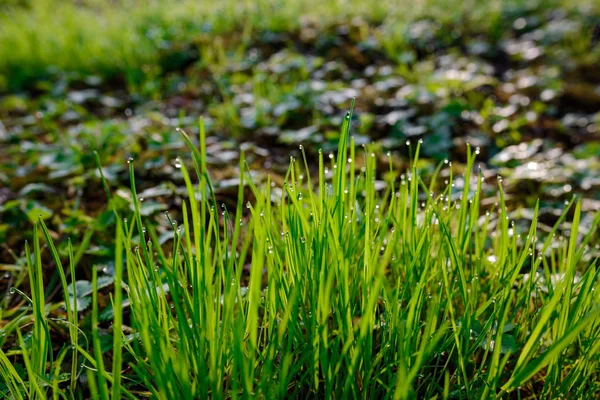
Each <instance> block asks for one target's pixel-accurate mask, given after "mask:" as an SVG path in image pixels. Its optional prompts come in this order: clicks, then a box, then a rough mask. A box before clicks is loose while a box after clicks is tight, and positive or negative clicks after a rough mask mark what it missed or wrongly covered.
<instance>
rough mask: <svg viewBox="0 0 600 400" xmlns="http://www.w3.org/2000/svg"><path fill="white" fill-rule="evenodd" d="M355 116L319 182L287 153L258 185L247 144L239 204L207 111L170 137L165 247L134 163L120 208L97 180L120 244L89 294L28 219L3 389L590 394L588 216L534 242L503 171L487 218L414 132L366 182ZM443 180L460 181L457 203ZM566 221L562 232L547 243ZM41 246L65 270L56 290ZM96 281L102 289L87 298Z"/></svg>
mask: <svg viewBox="0 0 600 400" xmlns="http://www.w3.org/2000/svg"><path fill="white" fill-rule="evenodd" d="M350 121H351V119H350V116H349V115H348V117H346V118H345V119H344V122H343V127H342V132H341V134H340V140H339V144H338V148H337V151H336V152H335V154H333V153H332V154H331V155H329V156H327V155H324V154H323V153H322V152H319V158H318V160H319V161H318V173H317V176H311V168H309V166H308V164H307V159H306V156H305V149H304V148H303V147H301V148H300V154H301V157H300V158H298V159H294V158H292V159H291V161H290V164H289V168H288V169H287V172H286V174H285V180H284V182H283V183H282V185H278V184H275V183H274V182H271V181H270V180H267V182H266V184H264V185H258V186H257V185H255V184H254V183H253V175H252V171H250V170H249V168H248V164H247V163H246V162H245V159H244V156H243V154H242V156H241V158H240V162H239V186H238V189H237V196H236V198H237V200H236V201H235V203H234V205H233V206H228V205H226V204H224V203H223V204H219V203H218V202H217V199H216V197H215V194H214V190H213V188H214V187H215V185H216V184H217V183H218V182H217V181H215V180H213V179H211V176H212V175H213V173H212V172H211V171H210V170H209V169H208V167H207V146H206V137H205V136H206V135H205V131H204V127H203V125H202V122H201V125H200V129H199V132H200V138H199V142H198V141H197V140H196V139H195V138H194V137H190V136H189V135H187V134H186V133H185V132H183V131H180V132H179V134H180V135H181V136H182V138H183V139H184V141H185V142H186V143H187V145H188V149H189V152H190V153H191V162H189V163H186V162H183V161H182V160H179V159H178V161H177V165H176V168H178V169H180V171H181V173H182V175H183V179H184V181H185V187H186V191H187V196H186V198H185V201H184V202H182V203H181V206H180V210H179V211H180V214H179V215H181V219H180V220H179V221H175V220H174V219H173V217H172V216H171V215H172V214H174V212H175V210H173V211H171V213H166V214H165V215H164V219H165V220H167V221H168V224H169V226H170V227H171V231H170V237H169V238H168V240H167V241H164V240H161V239H160V238H159V237H158V235H157V233H156V230H155V228H154V226H153V224H151V223H148V220H147V217H146V216H145V215H143V213H142V209H143V207H144V202H145V199H144V198H142V196H141V195H140V194H138V193H137V192H136V184H135V183H136V177H135V170H134V164H135V162H136V161H135V160H133V159H131V160H129V161H128V170H129V176H130V181H131V188H130V193H129V196H130V198H131V200H132V205H133V209H132V210H130V211H128V212H123V211H122V209H120V208H119V207H118V203H119V200H118V198H117V197H115V194H114V193H113V188H112V182H111V181H110V180H107V179H106V176H105V174H104V173H102V183H103V186H104V189H105V192H106V195H107V196H108V197H107V199H106V203H105V204H106V206H107V207H108V208H109V209H110V212H111V213H112V218H114V222H115V224H114V226H113V228H111V232H110V233H109V232H105V233H106V234H107V235H111V237H112V238H113V239H112V240H113V244H114V248H115V252H114V264H113V266H112V268H113V271H112V273H111V276H112V277H113V279H112V280H109V282H107V281H106V274H105V271H98V269H96V268H94V269H93V273H92V279H91V285H90V282H86V281H79V282H75V273H76V271H75V269H76V268H77V260H76V256H75V255H74V251H73V246H72V245H71V243H70V242H69V243H68V244H67V245H68V249H69V251H68V254H66V255H61V254H59V252H58V251H57V250H56V247H55V244H54V242H55V240H54V239H53V238H52V232H51V231H50V230H49V229H48V227H47V226H46V224H45V223H44V220H43V219H42V218H41V217H40V218H39V219H38V221H37V223H36V225H35V228H34V235H33V240H32V243H31V244H30V245H27V246H26V252H27V268H26V269H25V271H24V273H25V274H27V275H28V276H29V279H28V281H29V284H30V288H29V291H30V293H31V296H30V297H28V296H27V295H25V293H24V292H22V291H21V290H19V289H11V292H10V296H13V297H15V296H16V297H22V299H23V301H22V302H20V304H19V305H17V306H15V307H13V308H12V309H8V310H5V311H3V314H4V315H3V316H2V318H3V319H4V320H5V321H8V323H7V324H5V325H4V326H3V331H2V333H3V335H2V339H1V340H2V343H3V345H2V351H1V352H0V376H2V377H3V379H4V382H5V383H4V385H5V387H4V388H3V390H4V393H6V392H10V393H11V395H12V396H13V397H14V398H25V397H33V398H40V399H43V398H51V397H54V398H56V397H61V396H66V398H71V397H74V398H88V397H93V398H102V399H108V398H110V397H111V396H112V397H113V398H119V397H124V398H143V397H151V398H164V399H172V398H184V399H191V398H209V397H210V398H256V397H264V398H285V397H303V398H306V397H324V398H332V397H335V398H349V397H351V398H394V399H403V398H414V397H418V398H431V397H438V398H492V397H497V398H513V397H515V396H516V397H517V398H528V397H531V396H533V397H543V398H559V397H564V398H581V397H582V396H586V397H592V398H593V397H595V396H598V395H599V394H600V387H599V386H598V382H599V381H600V379H599V378H600V377H599V376H598V371H599V370H600V368H599V367H600V365H599V362H600V351H598V350H599V346H600V341H599V340H598V337H599V335H600V306H599V297H598V296H599V293H600V276H599V273H598V272H597V265H596V264H597V259H591V258H590V245H593V244H594V243H597V241H598V236H597V229H596V228H597V226H598V223H599V222H600V214H599V213H596V214H595V216H594V219H593V223H592V225H591V229H590V230H589V231H587V233H584V232H581V231H580V229H579V227H580V218H581V203H580V202H579V201H578V200H576V199H574V200H573V201H571V202H569V203H568V204H567V206H566V207H565V211H564V212H563V214H562V216H561V217H560V218H559V219H558V221H557V222H556V224H555V225H554V227H553V228H552V230H551V231H550V232H549V234H548V235H545V238H544V239H542V238H540V236H539V228H538V226H537V221H538V212H539V209H538V207H537V206H536V207H535V209H534V215H533V217H532V221H533V222H532V224H531V225H530V226H529V227H527V229H525V230H520V229H519V228H518V227H516V226H515V225H514V223H513V222H512V221H511V220H510V218H509V211H508V210H507V208H506V205H505V202H504V192H503V185H502V180H501V179H499V180H498V182H497V185H498V186H497V190H498V193H499V198H500V202H499V204H498V205H497V208H496V209H495V210H494V212H496V213H498V216H499V218H498V224H497V225H496V226H493V225H492V224H491V217H490V213H486V212H483V211H482V206H481V204H482V202H484V201H485V198H484V196H483V194H482V189H481V188H482V182H483V180H484V177H483V176H482V175H481V173H480V172H479V173H478V172H477V170H476V168H475V167H474V164H475V160H476V156H477V154H476V152H474V151H472V149H470V147H467V154H468V156H467V157H468V159H467V163H466V169H465V171H464V174H463V175H462V176H456V177H454V176H453V175H452V173H450V176H449V180H448V181H447V182H446V183H445V184H442V182H441V180H442V179H441V178H440V174H441V173H442V172H443V171H444V170H447V169H448V168H449V166H448V165H447V164H446V163H444V162H441V163H440V164H439V165H438V167H437V168H436V170H435V172H434V173H433V175H432V176H431V177H430V178H429V179H427V181H425V180H424V179H423V178H422V177H421V176H420V174H419V171H418V169H417V165H418V164H419V153H420V151H421V143H416V144H413V145H412V146H411V149H412V150H411V154H412V155H411V164H410V165H409V166H408V167H407V168H406V169H404V170H397V169H395V168H394V167H393V160H392V157H391V156H387V157H386V159H387V163H388V165H387V166H386V167H385V169H386V170H389V175H388V179H387V180H386V182H385V184H384V185H380V184H378V183H377V181H376V177H377V176H378V173H377V169H378V168H381V166H378V163H377V160H378V158H379V157H380V155H377V154H375V153H374V151H376V150H375V149H374V148H373V147H372V146H362V147H361V146H356V145H355V139H354V137H353V136H351V135H350ZM198 143H199V145H198ZM412 152H414V153H412ZM100 171H103V170H102V169H100ZM456 182H463V184H462V187H460V188H459V189H460V193H459V195H458V196H454V195H453V193H454V192H453V188H455V183H456ZM245 185H247V186H249V187H250V189H251V195H248V194H245V193H246V192H245V191H244V187H245ZM569 210H570V211H571V215H572V218H567V215H568V212H569ZM563 225H568V228H569V235H568V238H566V239H564V238H560V239H559V238H558V237H556V236H555V235H554V233H556V232H558V231H557V229H558V227H559V226H563ZM74 245H75V246H76V244H74ZM31 246H32V248H31ZM75 248H76V247H75ZM47 253H50V256H51V258H52V259H53V261H54V263H55V264H56V266H57V271H58V272H59V275H60V276H59V279H58V281H55V282H50V283H49V282H48V281H46V280H44V275H45V274H44V266H43V262H42V259H43V258H44V257H45V255H47ZM67 265H68V266H69V267H67ZM102 280H104V282H102ZM107 285H108V286H107ZM110 285H112V288H113V289H112V291H111V292H108V293H107V292H106V290H105V289H104V290H103V289H100V288H102V287H110ZM23 290H24V289H23ZM90 297H91V298H90ZM86 298H88V300H87V303H86ZM90 302H91V308H92V310H91V313H89V312H85V313H84V312H83V311H84V309H85V308H86V307H88V306H89V303H90Z"/></svg>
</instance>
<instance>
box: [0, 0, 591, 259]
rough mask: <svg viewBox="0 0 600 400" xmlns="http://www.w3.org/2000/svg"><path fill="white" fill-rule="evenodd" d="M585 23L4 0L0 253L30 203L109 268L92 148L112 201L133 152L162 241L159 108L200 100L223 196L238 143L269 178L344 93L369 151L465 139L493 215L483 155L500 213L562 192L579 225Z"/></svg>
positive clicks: (270, 3)
mask: <svg viewBox="0 0 600 400" xmlns="http://www.w3.org/2000/svg"><path fill="white" fill-rule="evenodd" d="M599 41H600V2H599V1H597V0H529V1H514V0H507V1H499V0H489V1H478V0H471V1H469V0H467V1H463V0H431V1H429V0H427V1H425V0H424V1H414V0H411V1H376V2H375V1H366V0H362V1H359V0H345V1H335V0H330V1H323V0H280V1H275V0H258V1H240V0H220V1H216V2H213V1H187V0H181V1H166V0H164V1H161V0H154V1H137V0H130V1H125V0H112V1H107V0H78V1H72V0H3V1H2V2H1V3H0V265H1V266H2V268H3V269H9V268H18V266H19V265H22V262H23V257H24V255H23V244H24V241H25V240H26V239H28V238H29V237H30V235H31V227H32V224H33V222H34V221H35V220H36V219H37V217H38V215H42V217H43V218H44V219H45V220H46V221H47V224H48V225H49V227H50V228H51V230H52V234H53V235H54V236H55V238H56V239H65V238H66V237H70V238H71V239H72V240H73V242H74V243H75V244H76V253H77V254H76V256H77V257H78V258H77V259H78V260H79V259H82V258H85V259H88V260H90V262H92V263H93V264H94V265H96V266H97V267H98V268H101V269H102V270H103V271H104V270H105V269H106V268H107V266H108V268H110V259H112V249H111V248H109V247H108V246H109V244H108V243H110V242H111V241H112V233H111V232H113V228H112V225H114V223H115V221H114V220H113V216H112V213H110V212H108V211H107V201H106V198H105V194H104V192H103V190H102V186H101V183H100V180H99V176H98V173H97V171H96V168H95V161H94V156H93V153H92V152H93V151H94V150H96V151H98V153H99V155H100V159H101V162H102V164H103V166H104V170H105V174H106V176H107V178H108V179H109V181H110V184H111V189H112V190H113V193H114V196H115V199H116V204H117V206H118V207H119V208H122V209H127V208H129V207H130V206H131V198H130V194H129V191H128V189H127V186H128V184H129V182H128V179H129V178H128V173H127V162H126V161H127V159H129V158H130V157H131V158H133V159H134V160H135V161H134V162H135V170H136V177H137V179H138V181H137V182H136V184H137V185H138V193H140V196H141V197H143V198H144V202H143V213H144V215H146V217H147V218H148V220H149V221H153V222H154V223H155V224H156V226H157V230H158V232H159V234H161V235H162V236H161V238H162V239H161V240H164V241H167V240H168V238H169V237H171V236H172V233H170V229H171V227H170V225H169V224H168V222H167V221H166V218H165V217H164V215H163V212H164V211H165V210H170V211H171V212H174V210H175V212H176V210H177V208H178V206H179V204H180V201H181V200H180V197H179V195H180V194H181V193H184V192H185V188H184V184H183V180H182V177H181V172H180V170H179V169H178V168H177V167H176V164H177V163H178V162H179V161H176V158H177V157H181V158H182V159H183V160H184V161H185V160H186V157H187V154H188V151H187V150H185V146H184V143H183V141H182V140H181V139H180V137H179V135H178V134H177V132H176V131H175V128H176V127H182V128H184V129H185V130H186V131H188V132H190V133H197V132H198V118H199V116H204V118H205V121H206V125H207V129H208V136H209V137H208V139H207V144H208V154H209V163H210V164H211V171H212V178H213V180H214V184H215V187H216V193H217V196H218V197H219V202H224V203H227V204H230V203H233V202H234V201H235V193H236V190H237V187H236V186H237V183H238V180H237V176H238V174H239V171H238V170H237V167H236V165H237V160H238V157H239V152H240V150H244V151H245V154H246V158H247V159H248V162H249V164H250V166H251V168H252V169H253V173H254V178H253V179H254V180H255V182H256V183H257V184H258V183H261V182H264V181H265V180H266V176H267V174H270V175H271V177H272V179H273V181H274V182H275V183H276V186H277V187H281V185H282V184H283V175H284V174H285V170H286V168H287V165H288V162H289V157H290V156H298V155H299V150H298V146H299V144H303V146H304V149H305V150H306V151H307V155H308V157H309V158H310V159H311V160H316V156H317V154H318V153H317V152H318V150H319V149H323V151H325V152H326V153H328V152H330V151H333V150H334V149H335V148H336V146H337V139H338V136H339V131H340V126H341V121H342V118H343V117H344V115H345V113H346V112H347V111H348V109H349V107H350V104H351V100H352V99H353V98H355V97H356V107H355V113H354V117H353V121H352V134H353V135H354V137H355V141H356V143H357V144H363V143H376V147H377V148H378V149H379V150H380V151H379V156H380V157H381V160H380V161H381V164H382V167H381V168H380V170H381V171H385V170H386V169H388V168H387V167H386V164H387V162H388V159H387V157H386V156H385V155H386V153H387V152H388V151H389V152H391V154H393V155H394V158H393V162H394V164H395V165H396V166H397V168H398V169H399V170H400V171H402V169H403V168H404V167H405V166H406V165H407V162H408V159H409V157H410V153H411V149H413V150H414V144H415V143H416V142H417V141H418V140H423V144H422V150H421V154H422V157H423V159H422V160H421V161H420V162H419V168H420V169H421V170H422V172H423V174H424V175H427V174H428V173H430V172H432V171H433V170H434V169H435V167H436V166H437V165H438V164H439V163H444V160H448V161H447V163H448V164H449V163H450V162H451V163H452V164H451V168H452V169H453V171H454V173H455V175H456V176H459V175H460V174H461V172H462V162H463V161H464V160H465V158H466V156H465V154H466V149H467V146H466V143H470V145H471V148H472V150H473V151H476V152H477V153H478V154H479V158H478V160H479V167H480V168H481V171H482V173H483V175H484V177H485V181H484V190H485V191H486V192H487V193H488V197H487V198H486V200H484V204H483V207H484V209H486V210H488V211H489V212H490V213H491V214H492V218H493V217H494V215H495V214H494V213H495V212H496V211H497V204H495V203H496V202H497V201H498V199H497V191H498V180H497V178H496V177H497V176H498V175H501V176H502V177H503V180H502V185H503V186H504V189H505V190H506V192H507V202H508V204H509V207H510V210H511V219H515V220H517V221H524V223H527V220H528V218H531V217H532V214H533V213H532V208H533V207H534V206H535V202H536V200H537V199H538V198H539V199H540V201H541V202H540V205H541V211H540V223H539V226H540V229H541V231H544V230H547V229H549V226H551V225H552V224H553V223H554V221H556V219H557V218H558V216H559V215H560V213H561V211H562V208H563V207H564V203H565V201H567V200H569V199H571V198H572V196H573V195H574V194H577V195H579V196H581V197H582V198H583V204H582V206H583V207H582V208H583V211H584V217H583V220H582V227H581V228H580V230H582V231H583V232H585V229H586V228H585V227H586V226H589V222H590V221H591V215H592V214H591V211H594V210H597V209H600V172H599V171H600V112H599V111H600V67H599V66H600V44H599V43H598V42H599ZM408 142H410V143H411V145H410V146H407V143H408ZM448 173H449V168H445V169H444V170H443V174H448ZM380 178H381V180H382V181H385V180H386V179H399V177H398V176H386V175H382V176H381V177H380ZM442 178H443V176H442ZM463 184H464V182H462V181H461V180H460V179H458V180H457V181H456V188H455V190H456V193H457V196H458V195H459V193H460V191H461V185H463ZM567 228H568V226H567ZM566 235H568V231H567V232H566V233H565V236H566ZM60 243H61V244H60V248H59V251H61V252H63V253H64V252H65V251H66V240H62V241H60Z"/></svg>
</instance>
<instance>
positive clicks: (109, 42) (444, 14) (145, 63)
mask: <svg viewBox="0 0 600 400" xmlns="http://www.w3.org/2000/svg"><path fill="white" fill-rule="evenodd" d="M523 7H524V8H523ZM536 7H537V8H541V9H542V10H551V9H552V8H556V7H563V8H565V9H567V10H572V9H576V8H578V9H579V11H578V12H591V13H594V12H598V10H599V9H598V5H597V3H596V2H594V1H592V0H577V1H565V0H552V1H541V0H536V1H533V2H532V1H530V2H528V3H527V6H526V7H525V6H524V5H523V4H522V3H521V2H518V1H501V0H493V1H487V2H478V1H466V2H465V1H461V2H458V1H456V0H443V1H441V0H435V1H433V0H425V1H419V2H416V3H414V2H413V3H411V2H397V1H391V0H388V1H385V0H384V1H378V2H375V3H373V2H368V1H363V0H349V1H348V0H345V1H327V2H322V1H317V0H301V1H296V0H283V1H282V0H257V1H237V0H226V1H220V2H213V1H191V0H184V1H177V2H171V1H168V0H153V1H149V2H143V5H141V3H140V2H138V1H125V0H120V1H111V2H106V1H98V0H85V1H81V2H73V1H54V0H29V1H22V2H21V1H12V2H8V3H6V4H0V44H1V46H0V90H5V89H9V90H10V89H20V88H22V87H23V86H27V85H32V83H33V82H36V80H39V79H45V78H48V77H53V76H54V77H55V75H56V72H62V73H72V74H73V73H74V74H75V75H76V76H79V77H80V78H81V76H88V75H90V74H96V75H98V76H100V77H107V78H114V77H115V76H118V77H119V78H124V79H125V80H126V82H127V84H128V85H129V86H130V89H131V90H134V91H135V90H136V87H137V85H142V84H143V83H144V82H145V81H147V80H152V79H155V78H156V76H157V75H158V74H161V73H162V72H163V71H161V69H164V68H167V69H168V68H173V67H175V68H177V65H170V66H169V65H163V64H165V63H164V61H165V60H164V58H165V56H166V55H168V54H173V53H177V52H181V51H183V49H184V48H185V46H186V45H197V46H198V47H199V52H200V53H201V54H200V56H201V57H200V62H203V60H207V59H209V58H211V56H210V54H209V53H211V52H215V53H220V52H221V53H223V54H225V53H236V52H238V50H236V48H238V47H239V48H243V47H244V46H245V45H246V44H247V43H246V42H247V40H248V34H249V33H250V32H254V33H256V32H261V31H264V30H272V31H276V32H294V31H295V30H297V29H298V28H299V27H300V26H301V24H302V22H303V21H305V20H306V19H307V18H309V19H312V20H313V21H315V22H316V23H318V24H320V25H322V26H328V25H331V24H340V23H346V24H347V23H348V22H349V21H352V19H353V18H354V17H360V18H362V19H363V20H365V21H368V22H370V23H372V24H374V25H378V26H379V27H378V29H377V30H376V31H375V32H374V34H376V35H378V36H379V39H380V40H381V41H382V44H383V48H384V49H385V50H386V52H387V53H388V56H390V57H391V58H392V59H394V60H396V59H397V56H398V55H399V54H400V53H401V52H402V51H403V50H406V46H405V45H406V41H407V31H406V28H407V24H408V23H409V22H414V21H416V20H418V19H419V18H431V19H433V20H435V21H436V22H438V23H451V24H459V25H460V26H465V25H472V26H473V28H474V31H475V32H478V33H481V32H487V33H488V34H489V36H490V37H497V36H498V35H499V34H501V31H499V30H502V29H505V28H506V27H504V26H503V25H502V24H504V23H505V22H506V21H504V22H503V21H502V13H503V12H508V13H509V14H510V10H512V9H516V8H522V9H523V10H526V9H535V8H536ZM233 32H238V33H239V34H238V35H234V36H239V37H238V38H237V39H236V40H234V41H231V40H228V42H230V43H229V44H230V46H229V47H228V48H226V49H220V48H219V45H218V40H215V38H216V37H219V36H221V35H225V36H227V35H229V34H231V33H233ZM242 32H243V33H242ZM365 39H366V38H365ZM232 43H235V46H233V48H232V46H231V44H232ZM586 43H587V42H586ZM181 46H183V47H181ZM205 53H207V54H205ZM173 59H178V58H177V57H174V58H173ZM214 61H215V60H211V62H214Z"/></svg>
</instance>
